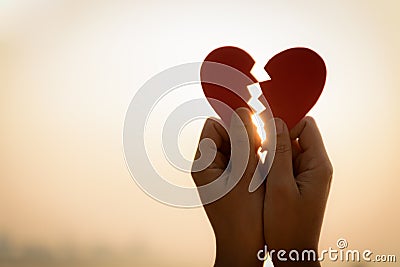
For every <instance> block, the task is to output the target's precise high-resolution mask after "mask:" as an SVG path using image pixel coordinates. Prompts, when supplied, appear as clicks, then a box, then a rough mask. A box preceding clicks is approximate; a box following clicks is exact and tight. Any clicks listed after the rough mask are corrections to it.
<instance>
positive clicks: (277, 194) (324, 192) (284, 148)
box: [264, 117, 333, 267]
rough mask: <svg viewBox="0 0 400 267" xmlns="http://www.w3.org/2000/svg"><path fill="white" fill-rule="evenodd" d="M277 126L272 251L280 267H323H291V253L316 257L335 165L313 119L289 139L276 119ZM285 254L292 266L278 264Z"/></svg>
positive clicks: (269, 190)
mask: <svg viewBox="0 0 400 267" xmlns="http://www.w3.org/2000/svg"><path fill="white" fill-rule="evenodd" d="M275 124H276V131H277V140H276V142H277V143H276V154H275V158H274V161H273V164H272V167H271V170H270V172H269V174H268V177H267V181H266V184H265V202H264V236H265V240H266V242H267V245H268V250H269V251H271V250H275V254H272V255H271V256H272V260H273V262H274V266H276V267H280V266H320V264H319V262H313V263H310V262H308V263H307V265H305V263H304V262H291V261H290V259H289V257H288V253H289V252H290V250H292V249H296V250H298V252H299V254H300V256H301V254H302V251H303V250H309V249H312V250H314V251H315V252H316V253H317V250H318V242H319V236H320V231H321V225H322V221H323V217H324V212H325V206H326V202H327V198H328V194H329V189H330V184H331V179H332V171H333V169H332V165H331V163H330V161H329V158H328V155H327V153H326V151H325V148H324V144H323V142H322V138H321V135H320V133H319V130H318V127H317V125H316V123H315V121H314V119H312V118H311V117H306V118H304V119H303V120H301V121H300V122H299V123H298V124H297V125H296V126H295V127H294V128H293V129H292V130H291V131H290V133H289V131H288V129H287V127H286V125H285V123H284V122H283V121H282V120H280V119H275ZM281 249H283V250H285V251H286V255H284V256H283V257H284V258H286V259H288V261H280V260H279V259H278V258H277V252H278V251H279V250H281ZM281 257H282V255H281ZM317 257H318V256H317ZM300 259H301V258H300Z"/></svg>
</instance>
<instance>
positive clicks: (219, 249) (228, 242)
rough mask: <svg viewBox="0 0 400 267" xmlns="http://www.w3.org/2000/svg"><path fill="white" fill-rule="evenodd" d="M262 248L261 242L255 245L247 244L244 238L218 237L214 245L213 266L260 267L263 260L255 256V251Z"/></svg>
mask: <svg viewBox="0 0 400 267" xmlns="http://www.w3.org/2000/svg"><path fill="white" fill-rule="evenodd" d="M253 242H254V241H253ZM262 248H263V242H261V243H260V244H258V245H257V244H255V243H254V244H249V243H247V242H245V240H235V239H222V240H221V239H219V240H217V245H216V256H215V263H214V267H225V266H229V267H235V266H246V267H247V266H249V267H253V266H254V267H262V266H263V264H264V261H261V260H259V259H258V258H257V252H258V251H259V250H260V249H262Z"/></svg>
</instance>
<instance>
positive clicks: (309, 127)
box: [290, 117, 328, 159]
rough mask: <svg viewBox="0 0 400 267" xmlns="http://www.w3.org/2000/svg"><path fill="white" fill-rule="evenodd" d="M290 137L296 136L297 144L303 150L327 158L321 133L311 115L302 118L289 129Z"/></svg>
mask: <svg viewBox="0 0 400 267" xmlns="http://www.w3.org/2000/svg"><path fill="white" fill-rule="evenodd" d="M290 137H291V138H292V139H296V138H298V142H299V145H300V147H301V150H302V151H303V152H307V151H310V152H312V154H313V155H315V156H320V157H324V158H326V159H327V158H328V157H327V154H326V150H325V146H324V142H323V141H322V137H321V134H320V132H319V129H318V127H317V124H316V123H315V120H314V119H313V118H312V117H305V118H304V119H302V120H301V121H300V122H299V123H298V124H297V125H296V126H295V127H294V128H293V129H292V130H291V131H290Z"/></svg>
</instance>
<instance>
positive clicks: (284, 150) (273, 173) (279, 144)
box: [268, 118, 294, 182]
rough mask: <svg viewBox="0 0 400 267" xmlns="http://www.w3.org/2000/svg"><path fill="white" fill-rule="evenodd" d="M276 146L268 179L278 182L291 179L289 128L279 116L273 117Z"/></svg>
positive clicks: (292, 178)
mask: <svg viewBox="0 0 400 267" xmlns="http://www.w3.org/2000/svg"><path fill="white" fill-rule="evenodd" d="M275 127H276V148H275V157H274V161H273V163H272V166H271V170H270V171H269V174H268V180H271V182H275V181H276V182H279V181H282V180H293V182H294V177H293V167H292V146H291V142H292V141H291V139H290V136H289V130H288V128H287V126H286V124H285V122H284V121H283V120H281V119H279V118H276V119H275Z"/></svg>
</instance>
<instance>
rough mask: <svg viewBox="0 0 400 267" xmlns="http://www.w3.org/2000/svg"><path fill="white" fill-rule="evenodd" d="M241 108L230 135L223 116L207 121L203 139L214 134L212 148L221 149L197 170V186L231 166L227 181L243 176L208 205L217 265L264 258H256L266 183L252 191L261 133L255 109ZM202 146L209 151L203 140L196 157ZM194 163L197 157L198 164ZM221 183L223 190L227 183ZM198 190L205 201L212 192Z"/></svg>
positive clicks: (258, 263)
mask: <svg viewBox="0 0 400 267" xmlns="http://www.w3.org/2000/svg"><path fill="white" fill-rule="evenodd" d="M237 114H238V115H239V116H237V115H236V114H234V115H233V117H232V121H231V126H230V130H229V132H230V135H228V133H227V131H226V130H225V129H224V128H223V127H222V126H221V125H220V124H219V123H218V122H216V121H214V120H212V119H208V120H207V121H206V123H205V125H204V128H203V131H202V133H201V137H200V141H201V140H203V139H205V138H209V139H211V140H212V141H213V142H214V143H215V145H216V147H214V148H212V149H216V156H215V158H214V160H213V162H212V163H211V165H209V166H208V167H207V168H206V169H205V170H203V171H199V172H193V171H192V176H193V179H194V181H195V183H196V185H197V186H201V185H204V184H208V183H210V182H212V181H214V180H216V179H217V178H218V177H220V176H221V175H223V173H224V171H225V170H229V172H228V173H229V175H227V176H226V178H227V181H225V182H224V183H223V184H224V185H226V186H229V185H232V181H233V183H234V181H236V180H237V179H240V181H239V182H238V184H236V186H234V188H233V189H232V190H231V191H230V192H229V193H228V194H227V195H225V196H224V197H222V198H220V199H219V200H217V201H215V202H212V203H210V204H206V205H204V208H205V211H206V213H207V216H208V218H209V220H210V223H211V226H212V228H213V230H214V234H215V238H216V250H217V251H216V259H215V266H246V267H250V266H262V265H263V262H261V261H259V260H258V259H257V251H258V250H260V249H262V248H263V247H264V244H265V241H264V229H263V203H264V187H263V186H261V187H259V188H258V190H256V191H255V192H253V193H249V191H248V188H249V183H250V180H251V179H252V176H253V174H254V171H255V168H256V166H257V163H258V156H257V153H256V150H255V149H256V148H257V147H259V145H260V139H259V137H258V134H257V132H256V129H255V126H254V124H253V122H252V120H251V113H250V112H249V111H248V110H247V109H242V108H240V109H238V110H237ZM229 136H230V137H231V140H232V142H231V141H230V138H229ZM231 150H232V153H231ZM200 152H202V153H205V151H204V149H201V145H200V144H199V148H198V149H197V153H196V157H195V160H197V159H199V158H200V156H203V155H201V153H200ZM214 152H215V151H214ZM231 155H232V158H231ZM229 161H231V164H230V168H228V163H229ZM246 164H247V167H246ZM195 165H196V163H194V166H193V167H194V169H195V168H196V166H195ZM243 166H244V168H243ZM243 171H244V173H243ZM220 179H221V178H220ZM221 189H222V191H223V190H224V189H225V188H221ZM199 194H200V198H202V200H203V201H204V199H205V198H207V196H206V195H205V194H206V193H202V192H201V191H200V190H199Z"/></svg>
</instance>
